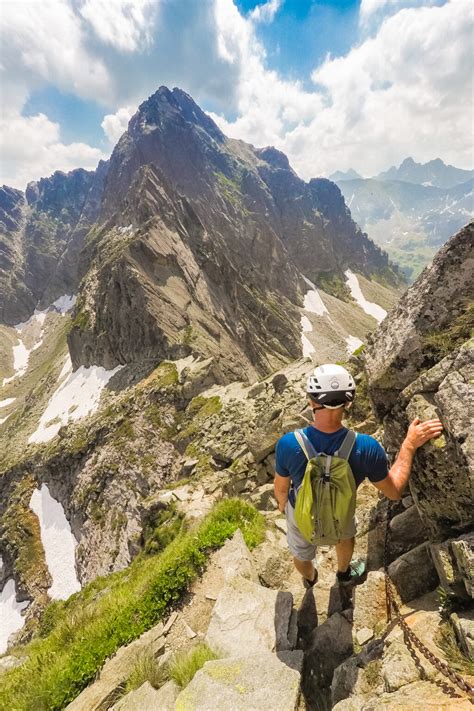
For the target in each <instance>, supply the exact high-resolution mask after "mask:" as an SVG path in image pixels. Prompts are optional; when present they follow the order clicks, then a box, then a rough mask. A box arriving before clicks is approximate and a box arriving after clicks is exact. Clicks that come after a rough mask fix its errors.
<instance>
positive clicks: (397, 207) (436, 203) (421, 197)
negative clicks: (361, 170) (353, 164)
mask: <svg viewBox="0 0 474 711" xmlns="http://www.w3.org/2000/svg"><path fill="white" fill-rule="evenodd" d="M473 176H474V171H472V170H462V169H460V168H455V167H454V166H452V165H446V164H445V163H443V161H442V160H440V159H439V158H437V159H435V160H432V161H429V162H428V163H424V164H421V163H416V162H415V161H414V160H413V159H412V158H407V159H405V160H404V161H403V162H402V163H401V165H400V166H399V167H398V168H396V167H391V168H390V169H389V170H387V171H385V172H382V173H379V175H377V176H375V177H373V178H368V179H364V178H362V177H361V176H358V177H356V176H355V171H352V170H349V171H347V172H346V173H340V172H338V173H334V174H333V175H332V176H331V180H334V181H335V182H336V183H337V184H338V185H339V187H340V189H341V191H342V193H343V195H344V198H345V200H346V203H347V205H348V207H349V208H350V210H351V214H352V215H353V217H354V219H355V220H356V221H357V223H358V224H359V225H360V226H361V227H362V229H364V230H365V231H366V232H367V234H368V235H369V236H370V237H371V239H373V240H374V241H375V242H376V243H377V244H378V245H380V246H381V247H383V249H385V250H386V251H387V252H388V254H389V255H390V257H391V258H392V259H393V261H394V262H396V263H397V264H398V265H399V266H400V267H401V268H402V270H403V271H404V273H405V275H406V277H407V278H408V279H410V280H412V279H413V278H414V277H416V275H417V274H418V273H419V272H420V271H421V269H422V268H423V267H424V266H425V265H426V264H427V263H428V262H429V261H430V260H431V258H432V257H433V255H434V253H435V252H436V250H437V249H438V248H439V247H440V246H441V245H443V244H444V243H445V242H446V240H447V239H448V238H449V237H450V235H452V234H453V232H456V231H457V230H458V229H460V228H461V227H462V226H464V225H465V224H466V223H468V222H469V220H470V219H471V218H472V215H473V214H474V197H473V196H474V190H473V188H474V177H473Z"/></svg>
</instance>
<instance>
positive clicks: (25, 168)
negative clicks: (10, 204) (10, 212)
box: [0, 112, 107, 190]
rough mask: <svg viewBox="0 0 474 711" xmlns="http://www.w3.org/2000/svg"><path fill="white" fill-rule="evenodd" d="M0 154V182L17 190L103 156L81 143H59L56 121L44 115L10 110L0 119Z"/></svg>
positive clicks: (89, 165) (90, 164) (91, 164)
mask: <svg viewBox="0 0 474 711" xmlns="http://www.w3.org/2000/svg"><path fill="white" fill-rule="evenodd" d="M0 155H1V156H2V161H1V165H0V184H2V183H3V184H5V185H10V186H11V187H15V188H20V189H21V190H24V189H25V187H26V184H27V183H28V182H29V181H30V180H38V179H39V178H41V177H43V176H48V175H51V174H52V173H54V171H55V170H64V171H68V170H73V169H74V168H88V169H94V168H96V166H97V163H98V162H99V160H100V159H101V158H106V157H107V156H105V154H104V153H102V151H100V150H99V149H98V148H93V147H92V146H88V145H87V144H85V143H70V144H67V145H66V144H64V143H62V142H61V139H60V129H59V124H57V123H53V122H52V121H50V120H49V119H48V118H47V117H46V116H45V115H44V114H38V115H37V116H29V117H24V116H20V114H19V113H17V114H16V115H15V114H14V113H12V112H10V114H9V116H8V118H6V119H2V120H1V121H0Z"/></svg>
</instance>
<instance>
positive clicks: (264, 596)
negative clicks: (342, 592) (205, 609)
mask: <svg viewBox="0 0 474 711" xmlns="http://www.w3.org/2000/svg"><path fill="white" fill-rule="evenodd" d="M292 607H293V596H292V595H291V593H283V592H280V591H276V590H270V589H269V588H264V587H262V586H261V585H257V584H256V583H254V582H252V581H251V580H247V579H246V578H242V577H241V576H236V577H234V578H232V579H231V580H229V581H228V582H227V583H226V585H225V586H224V588H223V589H222V590H221V592H220V593H219V595H218V597H217V600H216V604H215V605H214V609H213V611H212V615H211V621H210V623H209V627H208V630H207V635H206V641H207V643H208V644H209V646H210V647H211V648H212V649H213V650H214V651H215V652H216V653H217V654H222V655H227V656H232V655H236V654H239V653H241V652H242V649H246V650H255V651H257V650H259V651H264V650H266V651H270V652H273V651H279V650H285V649H288V648H289V646H290V642H289V639H288V635H289V624H290V618H291V612H292Z"/></svg>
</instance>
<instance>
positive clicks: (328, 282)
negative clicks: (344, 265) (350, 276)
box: [313, 272, 352, 303]
mask: <svg viewBox="0 0 474 711" xmlns="http://www.w3.org/2000/svg"><path fill="white" fill-rule="evenodd" d="M313 281H314V283H315V284H316V286H317V287H318V288H319V289H322V290H323V291H325V292H326V294H330V295H331V296H335V297H336V299H340V300H341V301H346V302H347V303H350V302H351V301H352V296H351V292H350V289H349V287H348V286H347V284H346V282H345V281H344V279H343V277H342V276H341V275H340V274H336V273H335V272H316V273H315V274H314V275H313Z"/></svg>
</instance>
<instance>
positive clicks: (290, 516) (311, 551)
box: [285, 501, 356, 560]
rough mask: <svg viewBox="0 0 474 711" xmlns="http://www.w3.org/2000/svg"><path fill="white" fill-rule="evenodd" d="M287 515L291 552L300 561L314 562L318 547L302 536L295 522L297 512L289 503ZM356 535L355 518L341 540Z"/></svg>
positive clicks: (287, 503)
mask: <svg viewBox="0 0 474 711" xmlns="http://www.w3.org/2000/svg"><path fill="white" fill-rule="evenodd" d="M285 515H286V523H287V529H288V533H287V534H286V540H287V542H288V548H289V549H290V552H291V553H292V554H293V555H294V557H295V558H298V560H313V559H314V558H315V557H316V546H315V545H313V544H312V543H308V541H307V540H306V538H305V537H304V536H303V535H302V534H301V532H300V529H299V528H298V526H297V525H296V522H295V510H294V508H293V506H292V505H291V504H290V502H289V501H287V502H286V506H285ZM355 534H356V521H355V518H353V519H352V521H351V523H350V525H349V527H348V529H347V531H346V533H345V534H344V536H343V537H342V538H341V540H343V541H345V540H347V539H348V538H354V536H355Z"/></svg>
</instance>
